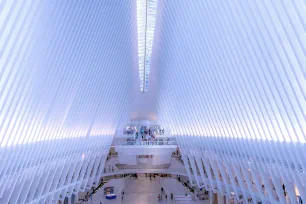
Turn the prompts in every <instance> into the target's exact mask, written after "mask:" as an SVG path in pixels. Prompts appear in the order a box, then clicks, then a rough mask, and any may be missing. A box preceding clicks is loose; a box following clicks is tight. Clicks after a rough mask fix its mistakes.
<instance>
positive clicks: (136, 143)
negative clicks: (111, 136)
mask: <svg viewBox="0 0 306 204" xmlns="http://www.w3.org/2000/svg"><path fill="white" fill-rule="evenodd" d="M115 145H143V146H153V145H177V142H176V141H175V140H169V141H120V140H116V141H115Z"/></svg>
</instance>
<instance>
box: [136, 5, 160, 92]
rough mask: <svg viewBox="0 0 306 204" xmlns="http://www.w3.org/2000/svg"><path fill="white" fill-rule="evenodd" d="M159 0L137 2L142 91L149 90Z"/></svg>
mask: <svg viewBox="0 0 306 204" xmlns="http://www.w3.org/2000/svg"><path fill="white" fill-rule="evenodd" d="M156 10H157V0H137V32H138V58H139V79H140V91H142V92H144V91H147V90H148V83H149V73H150V67H151V56H152V46H153V38H154V29H155V20H156Z"/></svg>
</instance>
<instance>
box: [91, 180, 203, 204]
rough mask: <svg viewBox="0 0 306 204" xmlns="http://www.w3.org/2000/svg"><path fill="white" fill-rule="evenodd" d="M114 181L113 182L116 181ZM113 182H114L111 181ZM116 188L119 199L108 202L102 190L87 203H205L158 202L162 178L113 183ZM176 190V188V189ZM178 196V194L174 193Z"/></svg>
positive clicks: (168, 200)
mask: <svg viewBox="0 0 306 204" xmlns="http://www.w3.org/2000/svg"><path fill="white" fill-rule="evenodd" d="M115 180H116V179H114V180H113V181H115ZM110 182H112V181H110ZM113 184H114V187H115V191H116V192H115V193H116V194H117V198H116V199H115V200H106V199H105V196H104V190H103V188H101V190H100V191H98V192H97V193H96V194H95V195H94V196H93V197H92V200H89V201H88V202H86V204H100V202H102V204H174V203H194V204H196V203H204V202H203V201H202V202H201V201H193V202H190V201H187V202H182V201H181V202H178V201H176V202H175V201H171V200H170V199H169V196H168V199H167V200H166V199H165V196H163V200H162V201H158V195H159V194H160V192H161V185H160V178H156V179H155V180H150V179H149V178H146V177H141V178H139V177H138V179H135V178H126V180H125V181H124V182H113ZM122 188H123V191H124V196H123V200H122V197H121V195H122V194H121V192H117V190H118V189H119V191H121V189H122ZM174 189H175V188H174ZM174 194H177V193H174Z"/></svg>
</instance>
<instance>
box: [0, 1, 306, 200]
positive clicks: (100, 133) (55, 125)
mask: <svg viewBox="0 0 306 204" xmlns="http://www.w3.org/2000/svg"><path fill="white" fill-rule="evenodd" d="M145 3H147V4H145ZM145 6H146V10H144V7H145ZM137 9H138V10H137ZM149 73H151V74H149ZM135 76H136V77H135ZM149 76H150V77H149ZM305 78H306V5H305V1H303V0H294V1H287V0H277V1H276V0H265V1H246V0H236V1H204V0H203V1H200V0H193V1H185V0H177V1H174V0H173V1H171V0H169V1H166V0H159V1H157V0H147V1H139V0H130V1H125V0H120V1H119V0H93V1H85V0H84V1H77V0H75V1H60V0H45V1H43V0H42V1H35V0H33V1H30V0H2V1H1V0H0V163H1V165H0V203H51V202H52V201H54V200H58V199H61V200H63V199H64V198H65V196H70V195H71V194H77V193H78V192H79V191H85V189H88V188H90V187H91V186H92V185H94V184H95V183H98V181H99V179H100V178H101V176H102V174H103V168H104V163H105V159H106V156H107V154H108V151H109V146H110V145H111V142H112V138H113V136H114V134H115V131H116V129H117V127H118V126H120V125H122V124H125V122H126V121H127V118H128V116H129V113H130V116H131V118H132V119H133V120H139V119H148V118H149V119H155V118H156V116H157V120H158V122H159V124H161V125H162V126H164V127H165V128H167V129H171V131H172V134H173V135H176V136H177V141H178V144H179V147H180V150H181V153H182V155H183V159H184V163H185V165H187V164H188V165H191V168H189V166H187V168H186V171H187V173H188V176H189V178H190V180H191V183H196V184H198V186H204V187H205V188H207V189H218V191H219V192H223V193H225V194H227V195H228V194H229V193H232V192H234V193H235V195H237V196H238V195H240V194H243V196H245V198H247V197H248V196H250V195H251V197H252V198H253V199H254V200H255V199H258V200H260V201H263V200H264V201H269V202H270V201H271V202H272V203H273V202H274V201H275V202H278V201H281V202H284V201H285V199H287V198H285V197H284V196H283V192H282V189H281V186H282V185H283V184H286V188H287V189H289V190H288V191H290V192H289V193H290V199H291V200H293V199H294V198H295V193H294V190H296V189H298V190H299V192H300V194H301V195H302V196H304V197H303V198H304V200H305V199H306V197H305V195H306V187H305V178H306V177H305V170H306V163H305V159H306V158H305V147H304V145H305V142H306V80H305ZM135 84H136V85H135ZM139 84H140V90H141V91H147V90H148V91H147V92H146V93H144V94H142V95H140V94H139V93H140V92H139ZM149 85H150V86H154V87H150V89H148V86H149ZM136 89H137V94H135V90H136ZM150 90H151V91H150ZM135 100H136V101H135ZM155 103H156V105H155ZM155 106H156V107H155ZM156 110H157V111H156ZM200 167H203V168H200ZM197 170H199V171H200V173H201V176H198V177H197V176H194V175H197V174H198V173H199V172H197ZM191 171H193V176H191ZM204 171H205V172H204ZM220 175H221V177H222V179H219V177H220ZM213 177H214V178H213ZM247 182H248V183H247ZM245 183H247V184H245ZM253 183H255V184H254V185H256V186H255V187H254V185H253ZM246 185H247V186H246ZM262 186H264V187H265V189H266V190H263V189H262ZM256 188H257V192H255V193H254V191H253V190H254V189H256ZM275 188H276V190H275ZM275 195H277V196H275ZM277 198H278V199H277Z"/></svg>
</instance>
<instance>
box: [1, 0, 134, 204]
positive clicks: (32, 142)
mask: <svg viewBox="0 0 306 204" xmlns="http://www.w3.org/2000/svg"><path fill="white" fill-rule="evenodd" d="M131 7H132V4H131V2H130V1H124V2H123V1H99V0H96V1H90V2H89V1H60V0H58V1H57V0H56V1H53V0H52V1H28V0H9V1H0V145H1V147H0V161H1V162H0V163H1V164H0V203H11V204H12V203H31V202H32V203H45V202H51V201H52V200H54V201H56V200H58V199H64V198H65V196H67V195H71V194H72V193H75V194H76V193H78V191H80V190H84V189H85V188H87V187H90V186H91V185H92V184H93V183H94V182H96V181H97V179H100V176H101V173H102V169H103V165H104V161H105V159H104V156H105V155H106V154H107V153H108V148H109V146H110V144H111V142H112V137H113V135H114V132H115V130H116V128H117V125H118V123H119V122H120V120H121V118H122V117H123V116H125V115H126V114H127V110H128V105H129V103H128V97H129V96H128V86H129V78H130V75H131V74H130V72H131V70H132V56H131V55H132V52H131V49H132V48H131V47H132V26H131V25H132V22H131V18H132V14H131V11H132V10H133V9H132V8H131ZM134 9H135V8H134ZM134 32H136V31H134Z"/></svg>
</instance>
